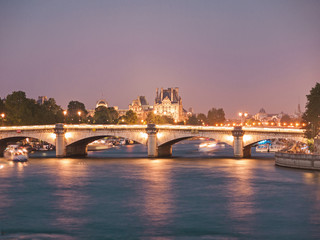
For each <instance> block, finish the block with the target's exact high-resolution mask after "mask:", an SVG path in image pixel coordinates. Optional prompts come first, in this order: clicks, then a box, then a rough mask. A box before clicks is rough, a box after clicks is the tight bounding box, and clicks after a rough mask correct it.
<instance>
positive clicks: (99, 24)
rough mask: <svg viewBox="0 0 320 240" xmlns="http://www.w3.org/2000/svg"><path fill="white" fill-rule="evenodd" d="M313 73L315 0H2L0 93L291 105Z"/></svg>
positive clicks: (316, 72)
mask: <svg viewBox="0 0 320 240" xmlns="http://www.w3.org/2000/svg"><path fill="white" fill-rule="evenodd" d="M317 81H320V1H318V0H315V1H311V0H304V1H300V0H297V1H294V0H288V1H285V0H281V1H278V0H269V1H259V0H252V1H247V0H242V1H237V0H234V1H225V0H224V1H186V0H184V1H177V0H176V1H175V0H170V1H150V0H147V1H132V0H128V1H118V0H117V1H92V0H90V1H89V0H88V1H79V0H77V1H71V0H68V1H65V0H62V1H59V0H55V1H44V0H41V1H32V0H29V1H26V0H25V1H15V0H8V1H5V0H1V1H0V82H1V87H0V97H1V98H4V97H6V96H7V95H8V94H10V93H11V92H12V91H14V90H22V91H25V92H26V93H27V97H29V98H37V97H38V96H40V95H45V96H48V97H53V98H55V99H56V101H57V103H58V104H59V105H61V106H62V107H66V106H67V104H68V102H69V101H70V100H78V101H81V102H83V103H84V104H85V105H86V107H87V108H88V109H90V108H94V106H95V103H96V101H97V100H98V99H100V98H101V97H102V96H103V98H105V99H106V100H107V101H108V102H109V104H110V105H116V106H119V107H120V108H127V106H128V104H129V103H130V102H131V101H132V100H133V99H135V98H136V97H137V96H138V95H145V96H146V97H147V100H148V101H149V103H150V104H153V102H154V98H155V91H156V88H157V87H159V88H160V87H164V88H168V87H179V88H180V95H181V97H182V102H183V105H184V107H185V108H186V109H188V108H189V107H193V108H194V111H195V112H197V113H199V112H204V113H207V111H208V110H209V109H210V108H211V107H222V108H224V110H225V112H226V114H227V116H228V117H234V116H235V115H236V113H237V112H238V111H240V110H241V111H248V112H249V113H252V114H254V113H256V112H258V111H259V109H260V108H261V107H264V108H265V110H266V111H267V112H269V113H277V112H281V111H284V112H288V113H293V112H294V111H295V109H296V108H297V105H298V103H300V104H301V107H302V109H303V110H304V106H305V103H306V97H305V95H306V94H308V93H309V91H310V89H311V87H313V86H314V85H315V83H316V82H317Z"/></svg>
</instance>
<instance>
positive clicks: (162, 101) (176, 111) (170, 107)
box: [153, 88, 185, 122]
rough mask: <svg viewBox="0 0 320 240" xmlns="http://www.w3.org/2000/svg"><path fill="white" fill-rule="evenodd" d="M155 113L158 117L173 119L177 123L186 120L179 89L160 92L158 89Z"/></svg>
mask: <svg viewBox="0 0 320 240" xmlns="http://www.w3.org/2000/svg"><path fill="white" fill-rule="evenodd" d="M153 112H154V113H155V114H158V115H162V116H168V117H172V118H173V119H174V121H175V122H180V121H183V120H185V117H184V115H185V114H184V111H183V107H182V100H181V97H180V96H179V88H168V89H163V88H161V89H160V92H159V89H158V88H157V91H156V98H155V102H154V106H153Z"/></svg>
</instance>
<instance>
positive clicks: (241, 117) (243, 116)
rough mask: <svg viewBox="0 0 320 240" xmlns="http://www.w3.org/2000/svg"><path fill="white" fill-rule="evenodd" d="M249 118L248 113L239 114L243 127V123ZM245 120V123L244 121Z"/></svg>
mask: <svg viewBox="0 0 320 240" xmlns="http://www.w3.org/2000/svg"><path fill="white" fill-rule="evenodd" d="M247 116H248V113H247V112H239V117H240V121H241V125H243V122H244V121H245V120H246V117H247ZM243 120H244V121H243Z"/></svg>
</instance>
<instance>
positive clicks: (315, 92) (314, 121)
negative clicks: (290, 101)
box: [303, 83, 320, 139]
mask: <svg viewBox="0 0 320 240" xmlns="http://www.w3.org/2000/svg"><path fill="white" fill-rule="evenodd" d="M319 117H320V83H316V85H315V86H314V87H313V88H312V89H311V90H310V94H309V95H307V104H306V111H305V113H304V114H303V119H304V120H305V121H306V122H307V123H308V124H307V127H306V133H305V136H306V138H308V139H311V138H314V137H315V136H317V135H318V130H319Z"/></svg>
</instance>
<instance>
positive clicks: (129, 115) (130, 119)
mask: <svg viewBox="0 0 320 240" xmlns="http://www.w3.org/2000/svg"><path fill="white" fill-rule="evenodd" d="M124 118H125V121H126V123H127V124H136V123H137V122H138V117H137V114H136V113H135V112H134V111H132V110H129V111H127V112H126V115H125V116H124Z"/></svg>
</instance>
